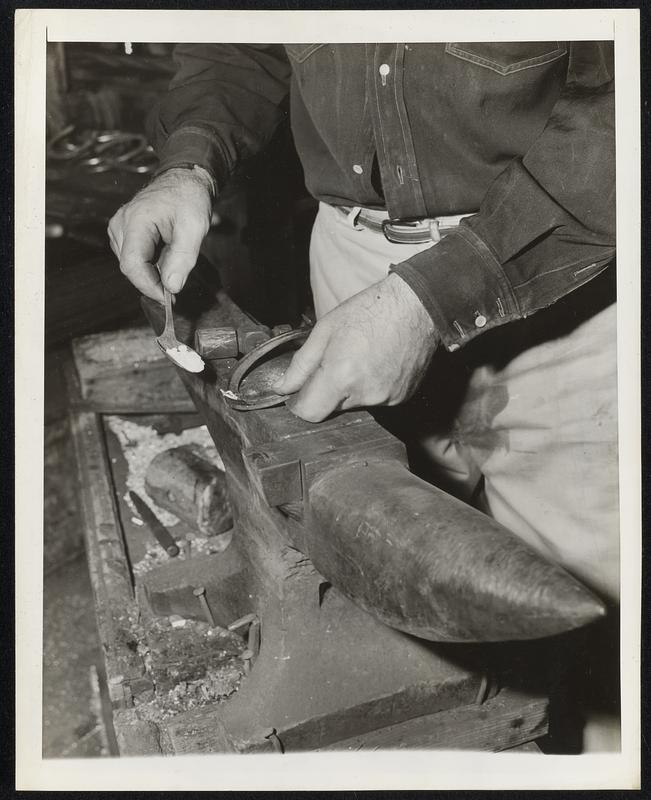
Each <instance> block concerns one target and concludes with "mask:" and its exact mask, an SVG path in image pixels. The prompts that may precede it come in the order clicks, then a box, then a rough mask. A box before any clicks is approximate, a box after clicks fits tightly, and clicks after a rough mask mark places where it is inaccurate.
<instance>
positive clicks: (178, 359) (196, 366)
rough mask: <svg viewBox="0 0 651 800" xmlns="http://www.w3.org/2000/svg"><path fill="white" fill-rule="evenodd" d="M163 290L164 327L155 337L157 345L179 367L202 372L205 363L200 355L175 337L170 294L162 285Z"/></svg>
mask: <svg viewBox="0 0 651 800" xmlns="http://www.w3.org/2000/svg"><path fill="white" fill-rule="evenodd" d="M163 292H164V296H165V327H164V328H163V332H162V333H161V335H160V336H158V337H157V339H156V341H157V342H158V346H159V347H160V349H161V350H162V351H163V352H164V353H165V355H166V356H167V357H168V358H169V359H170V361H172V362H173V363H174V364H176V366H177V367H181V369H184V370H187V371H188V372H202V371H203V368H204V367H205V366H206V365H205V363H204V360H203V359H202V358H201V356H200V355H199V354H198V353H197V352H196V351H195V350H193V349H192V348H191V347H188V345H187V344H183V342H179V340H178V339H177V338H176V333H175V332H174V313H173V312H172V294H171V292H170V291H169V290H168V289H166V288H165V287H163Z"/></svg>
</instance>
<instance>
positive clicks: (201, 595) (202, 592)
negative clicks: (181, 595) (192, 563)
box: [192, 586, 217, 628]
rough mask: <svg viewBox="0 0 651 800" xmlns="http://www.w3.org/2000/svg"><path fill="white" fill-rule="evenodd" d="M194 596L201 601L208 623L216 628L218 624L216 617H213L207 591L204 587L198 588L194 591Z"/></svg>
mask: <svg viewBox="0 0 651 800" xmlns="http://www.w3.org/2000/svg"><path fill="white" fill-rule="evenodd" d="M192 594H193V595H194V596H195V597H196V598H197V599H198V600H199V603H200V604H201V610H202V611H203V615H204V617H205V618H206V622H207V623H208V624H209V625H210V626H211V627H212V628H214V627H215V625H216V624H217V623H216V622H215V617H214V616H213V613H212V609H211V608H210V606H209V605H208V599H207V598H206V589H205V587H204V586H197V587H196V589H193V590H192Z"/></svg>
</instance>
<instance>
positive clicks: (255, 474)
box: [243, 420, 407, 506]
mask: <svg viewBox="0 0 651 800" xmlns="http://www.w3.org/2000/svg"><path fill="white" fill-rule="evenodd" d="M243 457H244V462H245V464H246V467H247V470H248V472H249V474H250V476H251V479H252V481H253V482H254V484H255V485H256V486H257V487H258V489H259V491H260V493H261V494H262V496H263V497H264V498H265V500H266V501H267V503H268V504H269V505H270V506H280V505H285V504H286V503H295V502H300V501H301V500H303V499H304V497H305V492H306V491H308V490H309V486H310V484H311V483H312V482H313V481H314V480H315V479H316V478H317V477H318V476H319V475H320V474H321V473H322V472H324V471H325V470H327V469H331V468H332V467H334V466H337V465H340V464H348V463H352V462H356V461H364V460H366V459H368V458H373V459H378V458H380V459H389V460H390V459H394V460H395V459H397V460H398V461H400V462H401V463H403V464H406V463H407V456H406V450H405V446H404V444H403V443H402V442H401V441H399V440H398V439H396V438H395V436H393V435H392V434H390V433H389V432H388V431H386V430H384V428H381V427H380V426H379V425H377V423H376V422H375V421H374V420H369V421H359V422H356V423H354V424H351V425H346V426H343V427H340V428H332V429H326V430H323V431H322V430H319V429H318V428H315V429H313V430H312V432H310V433H309V434H306V435H304V436H300V437H292V438H289V439H284V440H281V441H279V442H271V443H269V444H266V445H264V446H262V447H253V448H249V449H247V450H245V451H244V452H243Z"/></svg>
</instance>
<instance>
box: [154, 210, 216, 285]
mask: <svg viewBox="0 0 651 800" xmlns="http://www.w3.org/2000/svg"><path fill="white" fill-rule="evenodd" d="M206 233H207V229H206V227H205V226H204V225H203V224H202V223H201V222H197V221H196V220H194V219H187V218H186V219H179V220H177V221H176V224H175V225H174V229H173V231H172V241H171V242H170V243H169V245H167V246H166V247H164V248H163V252H162V253H161V256H160V258H159V260H158V266H159V268H160V274H161V279H162V281H163V283H164V284H165V286H167V288H168V289H169V291H170V292H173V293H174V294H176V293H177V292H180V291H181V289H182V288H183V286H184V285H185V282H186V280H187V279H188V275H189V274H190V272H191V271H192V270H193V268H194V265H195V264H196V263H197V258H198V257H199V249H200V248H201V243H202V242H203V239H204V236H205V235H206Z"/></svg>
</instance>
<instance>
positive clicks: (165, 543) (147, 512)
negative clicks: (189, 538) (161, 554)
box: [129, 491, 179, 557]
mask: <svg viewBox="0 0 651 800" xmlns="http://www.w3.org/2000/svg"><path fill="white" fill-rule="evenodd" d="M129 497H130V498H131V502H132V503H133V505H134V506H135V507H136V511H137V512H138V513H139V514H140V516H141V517H142V520H143V522H144V523H145V524H146V525H147V526H148V527H149V530H150V531H151V532H152V533H153V535H154V536H155V538H156V541H157V542H158V544H159V545H160V546H161V547H163V548H164V549H165V552H166V553H167V555H168V556H172V557H174V556H178V554H179V547H178V545H177V544H176V542H175V541H174V539H173V537H172V535H171V534H170V532H169V531H168V530H167V528H166V527H165V526H164V525H163V523H162V522H161V521H160V520H159V519H158V517H157V516H156V514H154V512H153V511H152V510H151V508H149V506H148V505H147V503H145V501H144V500H143V499H142V497H140V495H139V494H136V492H133V491H130V492H129Z"/></svg>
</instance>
